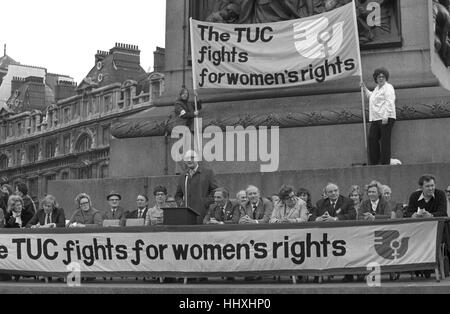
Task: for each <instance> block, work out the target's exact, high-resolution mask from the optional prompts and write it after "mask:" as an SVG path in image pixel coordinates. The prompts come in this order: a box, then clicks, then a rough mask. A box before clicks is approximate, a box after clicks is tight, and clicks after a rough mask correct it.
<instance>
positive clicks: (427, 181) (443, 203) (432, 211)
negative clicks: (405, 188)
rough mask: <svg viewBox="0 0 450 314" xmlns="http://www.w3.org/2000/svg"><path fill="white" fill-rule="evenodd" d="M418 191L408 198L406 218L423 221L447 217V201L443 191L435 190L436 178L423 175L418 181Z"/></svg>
mask: <svg viewBox="0 0 450 314" xmlns="http://www.w3.org/2000/svg"><path fill="white" fill-rule="evenodd" d="M419 186H420V187H421V190H420V191H417V192H414V193H413V194H411V197H410V198H409V204H408V211H407V217H410V218H415V219H425V218H433V217H447V199H446V197H445V193H444V191H441V190H438V189H436V178H435V177H434V176H432V175H423V176H422V177H420V179H419Z"/></svg>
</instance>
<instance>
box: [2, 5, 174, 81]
mask: <svg viewBox="0 0 450 314" xmlns="http://www.w3.org/2000/svg"><path fill="white" fill-rule="evenodd" d="M1 8H2V18H1V21H2V26H3V27H2V31H1V32H0V45H1V52H0V56H3V45H4V44H7V54H8V55H9V56H10V57H11V58H13V59H14V60H16V61H18V62H20V63H21V64H26V65H33V66H40V67H44V68H46V69H47V70H48V72H51V73H57V74H65V75H69V76H71V77H73V78H74V79H75V81H76V82H77V83H79V82H80V81H81V80H82V79H83V78H84V77H85V76H86V75H87V74H88V72H89V71H90V70H91V68H92V67H93V66H94V55H95V53H96V52H97V50H105V51H109V49H110V48H112V47H114V45H115V43H116V42H121V43H126V44H132V45H138V46H139V49H140V50H141V66H142V67H143V68H144V69H145V70H146V71H147V70H148V69H149V67H152V68H153V51H154V50H155V48H156V46H159V47H164V46H165V18H166V12H165V10H166V1H165V0H125V1H123V0H77V1H75V0H20V1H17V0H2V1H1Z"/></svg>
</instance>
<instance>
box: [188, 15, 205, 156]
mask: <svg viewBox="0 0 450 314" xmlns="http://www.w3.org/2000/svg"><path fill="white" fill-rule="evenodd" d="M189 30H190V33H191V36H190V38H191V56H192V86H193V88H194V108H195V112H198V104H197V101H198V91H197V72H196V68H195V58H194V56H195V51H194V22H193V19H192V17H191V18H190V19H189ZM194 135H195V139H196V140H197V146H203V145H202V144H201V142H200V129H199V117H198V114H196V115H195V117H194ZM194 150H195V151H196V152H197V153H198V154H199V157H200V160H202V159H203V154H202V152H203V147H195V140H194ZM197 150H198V151H197Z"/></svg>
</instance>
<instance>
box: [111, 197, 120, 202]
mask: <svg viewBox="0 0 450 314" xmlns="http://www.w3.org/2000/svg"><path fill="white" fill-rule="evenodd" d="M109 201H110V202H118V201H119V199H118V198H110V199H109Z"/></svg>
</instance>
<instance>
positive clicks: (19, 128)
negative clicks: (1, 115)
mask: <svg viewBox="0 0 450 314" xmlns="http://www.w3.org/2000/svg"><path fill="white" fill-rule="evenodd" d="M17 136H22V123H21V122H19V123H17Z"/></svg>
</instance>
